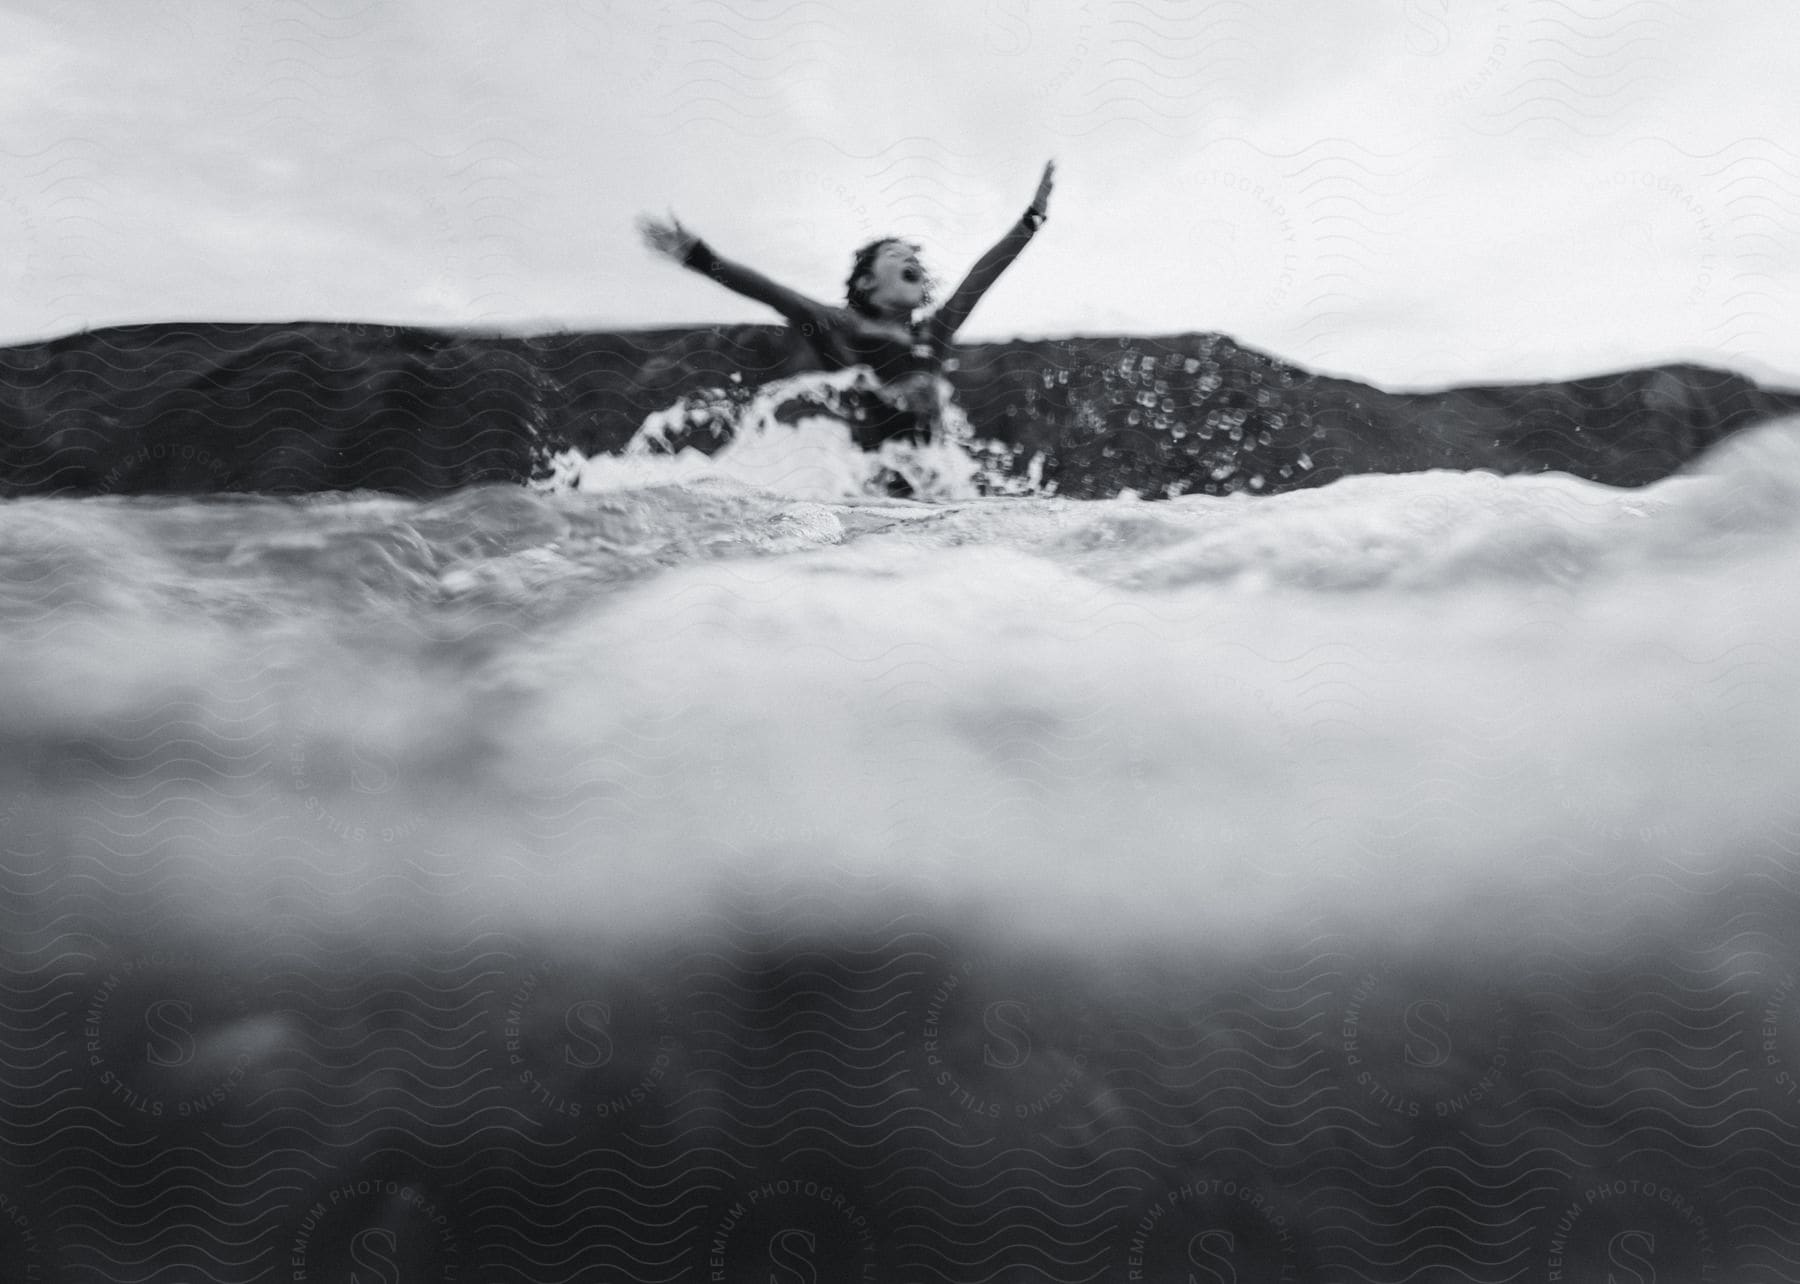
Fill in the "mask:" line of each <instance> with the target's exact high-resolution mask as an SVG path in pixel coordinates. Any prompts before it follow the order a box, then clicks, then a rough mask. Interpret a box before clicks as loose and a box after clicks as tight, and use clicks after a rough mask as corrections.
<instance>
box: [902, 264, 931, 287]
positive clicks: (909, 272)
mask: <svg viewBox="0 0 1800 1284" xmlns="http://www.w3.org/2000/svg"><path fill="white" fill-rule="evenodd" d="M924 277H925V274H924V273H923V272H921V271H919V269H918V268H916V267H906V268H901V269H900V279H901V280H902V281H905V282H906V283H907V284H908V285H917V284H918V283H919V282H920V281H922V280H923V279H924Z"/></svg>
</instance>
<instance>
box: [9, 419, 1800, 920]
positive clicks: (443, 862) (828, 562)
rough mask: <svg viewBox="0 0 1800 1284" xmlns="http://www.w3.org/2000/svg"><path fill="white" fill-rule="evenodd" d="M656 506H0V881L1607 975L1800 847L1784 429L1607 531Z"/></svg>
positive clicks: (545, 502) (1799, 569)
mask: <svg viewBox="0 0 1800 1284" xmlns="http://www.w3.org/2000/svg"><path fill="white" fill-rule="evenodd" d="M667 462H668V461H667V460H665V461H663V462H662V463H659V464H658V465H656V466H657V467H663V466H666V465H667ZM675 466H681V465H679V464H677V465H675ZM649 475H652V474H651V473H649V472H647V473H646V476H649ZM656 475H657V476H658V477H659V480H660V482H661V483H662V484H659V485H657V486H653V487H643V486H638V487H635V488H634V487H629V486H625V485H622V484H621V485H608V486H605V487H602V488H601V489H599V490H597V491H591V490H589V489H588V488H587V487H586V485H585V483H584V485H583V487H582V488H581V489H580V490H579V491H576V492H574V493H565V494H558V495H549V496H531V495H527V494H524V493H522V492H519V491H517V490H511V489H506V488H492V489H489V490H486V491H480V492H473V493H470V494H468V495H464V496H459V497H457V498H456V499H453V500H448V501H443V502H440V503H437V504H413V503H409V502H404V501H398V500H385V499H384V500H369V499H354V500H339V501H319V500H315V501H308V502H300V503H296V502H290V501H277V500H262V501H250V502H241V503H233V504H228V505H218V504H204V503H196V502H193V501H178V500H177V501H171V500H159V501H121V500H106V501H23V502H17V503H14V504H11V505H8V506H5V507H4V508H0V558H4V560H5V570H6V574H5V578H4V584H5V592H4V596H3V597H0V608H3V609H4V612H5V619H6V621H7V623H6V629H7V634H8V637H9V644H8V646H7V648H6V650H5V653H4V655H3V656H0V738H3V739H0V744H3V746H4V753H3V754H0V763H3V764H4V772H5V774H4V775H0V817H5V818H6V820H5V823H6V825H7V829H8V844H9V850H10V851H12V852H14V853H15V854H17V853H23V854H24V856H23V858H24V859H27V860H31V859H45V860H48V859H52V858H53V857H52V854H53V853H58V852H60V853H65V854H66V853H70V852H75V853H81V852H84V851H87V852H93V853H97V854H96V855H94V856H93V859H95V860H99V861H101V862H102V863H103V864H107V865H108V867H109V868H111V867H114V866H116V865H118V863H119V862H124V863H125V864H126V865H129V864H130V862H132V861H137V860H142V861H146V862H148V864H149V872H147V873H145V874H144V876H143V878H141V879H140V880H139V881H138V882H137V883H135V884H134V887H135V888H136V889H137V892H138V893H140V894H142V895H149V894H150V893H151V892H155V893H156V894H157V895H160V896H161V897H162V901H161V902H160V904H161V909H160V910H159V911H158V912H161V913H167V914H179V915H198V916H200V917H201V918H203V919H207V920H209V921H210V919H211V917H212V915H214V914H215V913H217V912H221V911H223V912H226V913H229V914H235V915H247V916H249V918H250V919H252V920H254V918H255V917H256V916H257V915H260V914H265V913H268V912H270V907H271V906H277V905H279V906H285V907H288V908H289V909H292V910H293V911H294V912H300V913H305V914H309V915H314V916H318V917H322V918H325V919H342V920H345V921H348V922H350V923H353V924H358V925H361V926H363V927H365V928H368V929H370V930H377V929H378V930H382V931H389V930H398V929H399V928H401V927H403V926H405V927H415V928H416V927H418V926H420V925H421V924H426V923H429V922H430V921H431V920H432V918H433V912H434V907H435V908H436V909H438V910H441V911H442V912H443V917H445V918H446V920H454V921H457V922H461V923H466V922H467V921H468V910H469V907H470V906H472V905H480V906H483V907H485V908H486V909H487V910H489V911H491V913H492V914H493V915H494V916H495V917H496V921H507V922H513V923H518V924H523V925H545V926H555V927H557V928H560V929H565V930H582V931H592V932H597V933H602V934H605V933H612V934H615V935H618V934H629V933H641V932H643V933H652V934H655V933H667V932H671V931H678V930H679V927H680V924H681V923H682V922H683V921H685V918H686V917H687V916H688V915H691V913H692V912H693V910H694V908H695V906H696V905H698V904H704V903H707V902H708V900H709V899H710V898H712V897H714V896H716V895H718V894H720V889H721V888H722V887H726V886H730V887H732V888H734V889H736V893H734V894H743V892H744V889H745V888H750V889H752V891H753V890H754V889H755V888H756V887H757V886H759V885H763V884H764V881H765V880H764V876H765V875H771V876H772V873H773V871H777V870H780V871H787V872H788V873H790V874H791V873H793V872H794V871H796V870H798V871H801V876H802V877H803V878H807V877H810V878H814V879H816V880H817V881H818V883H819V885H821V886H826V885H829V886H830V887H831V888H834V889H836V890H835V891H833V893H832V894H833V895H842V896H843V897H845V898H847V903H849V902H855V903H856V904H858V905H861V906H862V907H863V909H865V910H867V911H868V912H872V913H879V912H881V907H882V906H884V905H890V904H893V903H896V898H901V899H905V898H916V899H918V900H921V901H925V902H929V903H932V904H935V905H937V906H938V907H939V910H940V912H943V913H947V914H949V913H954V914H973V915H979V916H981V918H982V921H983V922H985V923H986V924H987V925H988V929H989V930H991V931H993V932H995V933H1007V932H1010V933H1018V934H1021V935H1022V936H1024V937H1029V938H1031V939H1035V940H1040V941H1042V940H1051V941H1055V942H1058V943H1061V944H1062V945H1064V946H1071V945H1077V944H1078V945H1079V946H1080V947H1081V948H1089V947H1093V948H1098V947H1100V946H1103V945H1116V944H1118V943H1120V942H1132V943H1142V942H1149V941H1157V940H1167V941H1186V942H1190V943H1191V942H1195V941H1203V942H1207V943H1212V944H1221V945H1229V944H1230V943H1232V942H1237V943H1240V944H1243V945H1245V946H1246V947H1248V946H1249V945H1250V944H1252V943H1255V942H1267V941H1270V940H1274V939H1277V938H1279V937H1281V936H1282V935H1283V934H1284V933H1304V934H1307V935H1310V934H1312V933H1313V932H1315V931H1316V930H1318V925H1319V924H1320V923H1323V922H1329V923H1334V924H1337V925H1340V926H1345V927H1355V928H1356V929H1358V930H1361V931H1368V932H1373V933H1378V934H1381V935H1384V936H1390V937H1391V936H1401V935H1405V934H1407V933H1409V932H1449V933H1450V934H1452V935H1454V936H1455V937H1457V938H1458V939H1461V940H1467V941H1471V942H1472V941H1477V940H1493V939H1500V938H1505V937H1506V936H1507V935H1508V934H1517V933H1529V932H1530V931H1532V930H1534V929H1535V927H1536V926H1538V925H1541V924H1543V923H1544V922H1547V921H1551V920H1555V921H1558V922H1565V923H1566V922H1568V921H1571V920H1570V917H1569V916H1571V915H1574V916H1577V917H1579V918H1580V921H1581V922H1582V923H1584V924H1586V925H1588V928H1591V930H1592V931H1594V932H1596V933H1600V932H1604V931H1611V930H1618V929H1621V928H1624V927H1627V926H1629V925H1630V924H1631V923H1632V922H1634V921H1636V920H1640V919H1641V918H1642V917H1643V916H1645V915H1648V914H1653V913H1654V914H1658V915H1660V914H1665V913H1681V912H1683V911H1682V908H1681V907H1682V906H1683V905H1686V904H1688V903H1690V902H1691V901H1692V900H1693V899H1694V898H1696V897H1699V896H1701V895H1703V894H1705V893H1706V892H1707V889H1711V888H1716V887H1718V886H1720V885H1724V884H1729V883H1731V882H1732V881H1734V880H1737V881H1739V882H1741V881H1742V880H1745V879H1750V878H1754V877H1757V876H1759V875H1758V871H1759V870H1762V871H1766V870H1768V869H1771V868H1777V867H1779V866H1781V865H1782V863H1783V862H1785V861H1787V860H1788V857H1789V853H1790V852H1791V849H1792V846H1793V838H1792V835H1794V834H1795V832H1796V828H1797V827H1796V821H1797V819H1800V818H1797V817H1796V804H1795V803H1794V801H1793V797H1792V781H1793V770H1794V765H1795V763H1796V762H1800V645H1796V644H1797V642H1800V520H1797V519H1800V428H1796V427H1795V426H1794V425H1777V426H1773V427H1770V428H1767V429H1764V430H1761V431H1759V432H1757V433H1755V434H1752V435H1749V436H1747V437H1745V438H1742V439H1740V440H1738V441H1735V442H1733V443H1731V444H1729V445H1728V446H1727V447H1725V448H1724V449H1722V450H1720V451H1718V452H1716V453H1715V454H1714V455H1713V456H1711V457H1709V458H1708V459H1706V460H1704V461H1702V462H1701V464H1700V465H1699V466H1698V467H1696V468H1695V469H1693V470H1692V471H1690V472H1689V473H1687V474H1684V475H1683V476H1680V477H1677V478H1672V479H1670V480H1669V481H1666V482H1664V483H1661V484H1658V485H1656V486H1652V487H1649V488H1647V489H1644V490H1638V491H1624V490H1616V489H1611V488H1606V487H1600V486H1595V485H1592V484H1589V483H1585V482H1580V481H1576V480H1574V479H1570V478H1567V477H1561V476H1544V477H1525V478H1501V477H1494V476H1489V475H1484V474H1455V473H1430V474H1420V475H1412V476H1403V477H1390V478H1383V477H1365V478H1357V479H1353V480H1350V481H1346V482H1339V483H1336V484H1334V485H1331V486H1327V487H1323V488H1320V489H1317V490H1313V491H1304V492H1298V493H1294V494H1289V495H1285V496H1278V497H1273V498H1249V497H1233V498H1230V499H1204V498H1190V499H1183V500H1179V501H1174V502H1169V503H1158V504H1148V503H1141V502H1134V501H1130V500H1116V501H1102V502H1076V501H1067V500H1060V499H1056V498H1046V497H1037V498H992V497H990V498H979V499H967V500H962V501H955V502H946V503H940V504H936V505H925V504H919V503H915V502H909V501H904V500H886V499H874V498H868V497H863V498H859V499H852V500H840V501H829V500H825V499H820V498H818V497H816V496H809V495H808V494H807V493H806V492H807V485H800V486H798V487H797V488H796V490H795V491H782V490H779V489H769V488H762V489H758V488H752V487H749V486H746V485H745V484H743V483H742V482H741V481H738V480H733V479H731V478H729V477H722V476H720V475H718V474H717V473H716V472H714V473H711V474H709V475H708V476H707V477H706V478H704V479H701V480H694V481H690V482H687V483H685V484H668V483H669V482H670V480H671V479H670V476H669V475H668V474H666V473H664V474H656ZM808 484H810V483H808ZM808 871H810V873H809V872H808ZM767 885H769V886H773V884H772V883H769V884H767ZM858 888H861V889H863V890H861V891H857V890H856V889H858ZM859 898H860V899H859ZM1584 930H1586V929H1584Z"/></svg>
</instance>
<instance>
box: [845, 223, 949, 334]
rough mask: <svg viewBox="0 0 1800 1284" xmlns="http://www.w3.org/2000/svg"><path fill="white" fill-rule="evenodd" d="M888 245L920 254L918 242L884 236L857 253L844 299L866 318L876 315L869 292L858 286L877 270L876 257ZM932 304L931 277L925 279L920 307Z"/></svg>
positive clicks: (851, 266) (847, 281) (846, 282)
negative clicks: (863, 279)
mask: <svg viewBox="0 0 1800 1284" xmlns="http://www.w3.org/2000/svg"><path fill="white" fill-rule="evenodd" d="M887 245H904V246H905V247H906V248H907V249H909V250H911V251H912V252H913V253H914V254H917V253H918V252H919V246H918V243H917V242H914V241H907V240H902V239H901V238H900V237H898V236H884V237H882V238H881V239H880V240H878V241H870V242H869V243H868V244H867V245H865V246H863V247H862V248H861V249H860V250H858V251H857V252H856V259H855V261H854V262H852V263H851V265H850V277H849V279H848V280H846V281H845V282H844V297H845V299H846V300H848V301H849V304H850V306H851V307H852V308H854V309H855V310H856V311H858V312H860V313H862V314H863V315H864V316H866V317H872V316H874V315H875V309H874V308H872V307H870V306H869V292H868V291H867V290H865V289H864V288H863V287H861V286H859V285H858V284H857V282H858V281H860V280H861V279H862V278H863V277H865V276H867V275H869V273H870V272H872V271H874V269H875V256H876V255H877V254H879V253H881V250H882V247H883V246H887ZM930 303H931V277H930V276H929V275H927V276H926V278H925V291H924V295H923V297H922V298H921V299H920V306H927V305H929V304H930Z"/></svg>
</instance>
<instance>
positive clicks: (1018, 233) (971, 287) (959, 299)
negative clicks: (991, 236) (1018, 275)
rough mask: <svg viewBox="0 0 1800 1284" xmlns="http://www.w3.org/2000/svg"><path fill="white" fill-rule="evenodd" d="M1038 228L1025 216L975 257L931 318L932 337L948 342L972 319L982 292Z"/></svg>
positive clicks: (1014, 257)
mask: <svg viewBox="0 0 1800 1284" xmlns="http://www.w3.org/2000/svg"><path fill="white" fill-rule="evenodd" d="M1036 231H1037V228H1036V227H1035V226H1033V224H1032V221H1031V219H1029V218H1021V219H1020V220H1019V221H1018V222H1017V223H1015V224H1013V226H1012V229H1011V230H1010V231H1008V232H1007V234H1006V235H1005V236H1003V237H1001V238H1000V239H999V240H998V241H997V242H995V243H994V245H993V247H992V248H991V249H989V250H988V252H987V253H986V254H983V255H982V256H981V257H980V258H979V259H977V260H976V261H975V266H974V267H972V268H970V269H969V274H968V275H967V276H965V277H964V278H963V279H962V284H961V285H959V286H957V287H956V291H955V293H953V294H952V295H951V296H950V297H949V298H948V299H945V300H944V306H943V307H941V308H939V309H938V310H937V312H936V313H935V314H934V315H933V316H932V318H931V337H932V338H933V339H934V340H936V341H937V342H939V343H948V342H950V339H951V338H952V336H954V335H955V334H956V332H957V331H958V330H960V329H961V328H962V323H963V322H964V321H967V320H968V319H969V313H971V312H973V311H974V310H975V305H976V304H977V303H979V302H981V296H982V295H984V294H986V293H987V292H988V287H989V286H991V285H993V283H994V282H995V281H998V280H999V279H1000V274H1001V273H1002V272H1004V271H1006V269H1007V268H1009V267H1011V266H1012V261H1013V260H1014V259H1016V258H1018V257H1019V252H1020V251H1021V250H1023V249H1024V248H1025V246H1026V245H1027V244H1028V243H1029V242H1030V240H1031V238H1032V235H1033V234H1034V233H1035V232H1036Z"/></svg>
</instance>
